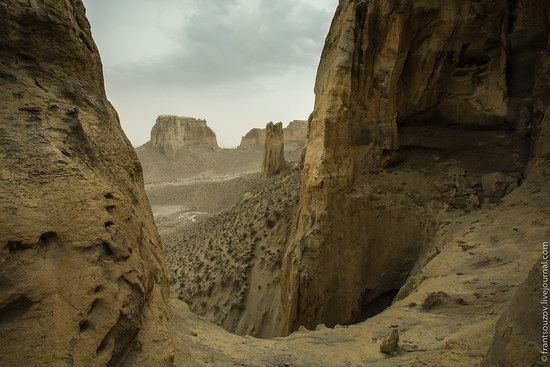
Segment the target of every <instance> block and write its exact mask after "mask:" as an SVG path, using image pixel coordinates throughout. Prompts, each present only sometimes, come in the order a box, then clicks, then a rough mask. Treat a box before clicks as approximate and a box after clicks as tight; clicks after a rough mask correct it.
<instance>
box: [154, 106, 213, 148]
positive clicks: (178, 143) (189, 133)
mask: <svg viewBox="0 0 550 367" xmlns="http://www.w3.org/2000/svg"><path fill="white" fill-rule="evenodd" d="M151 143H152V144H153V146H154V147H157V148H159V149H160V150H161V151H162V153H163V154H164V156H165V157H166V158H168V159H174V158H175V156H176V153H177V152H178V150H180V149H182V148H184V147H187V146H193V145H203V146H206V147H209V148H212V149H218V142H217V140H216V134H215V133H214V131H212V129H210V128H209V127H208V126H207V124H206V120H200V119H195V118H192V117H179V116H172V115H161V116H159V117H158V118H157V122H156V124H155V126H153V129H152V130H151Z"/></svg>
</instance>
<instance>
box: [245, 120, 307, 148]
mask: <svg viewBox="0 0 550 367" xmlns="http://www.w3.org/2000/svg"><path fill="white" fill-rule="evenodd" d="M265 136H266V129H258V128H254V129H252V130H250V131H249V132H248V133H246V135H245V136H243V137H242V139H241V144H240V145H239V148H241V149H250V148H263V146H264V143H265ZM283 137H284V142H285V144H287V145H290V144H294V143H297V144H305V142H306V139H307V121H303V120H293V121H290V122H289V123H288V125H287V127H285V128H283Z"/></svg>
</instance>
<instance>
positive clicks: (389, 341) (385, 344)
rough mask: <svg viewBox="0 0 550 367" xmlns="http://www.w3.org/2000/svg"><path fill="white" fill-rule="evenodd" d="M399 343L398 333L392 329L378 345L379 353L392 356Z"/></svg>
mask: <svg viewBox="0 0 550 367" xmlns="http://www.w3.org/2000/svg"><path fill="white" fill-rule="evenodd" d="M398 343H399V331H398V330H397V329H393V330H392V332H391V333H390V334H389V335H388V336H386V337H385V338H384V340H382V343H381V344H380V352H382V353H384V354H392V353H393V352H395V350H396V349H397V345H398Z"/></svg>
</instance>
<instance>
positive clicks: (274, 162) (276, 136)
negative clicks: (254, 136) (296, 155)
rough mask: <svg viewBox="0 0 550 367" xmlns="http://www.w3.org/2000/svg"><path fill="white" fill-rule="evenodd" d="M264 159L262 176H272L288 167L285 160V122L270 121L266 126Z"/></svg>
mask: <svg viewBox="0 0 550 367" xmlns="http://www.w3.org/2000/svg"><path fill="white" fill-rule="evenodd" d="M265 131H266V133H265V144H264V160H263V163H262V176H264V177H271V176H274V175H276V174H278V173H280V172H282V171H284V170H285V169H286V168H287V164H286V161H285V143H284V134H283V123H282V122H278V123H276V124H274V123H273V122H270V123H269V124H267V125H266V127H265Z"/></svg>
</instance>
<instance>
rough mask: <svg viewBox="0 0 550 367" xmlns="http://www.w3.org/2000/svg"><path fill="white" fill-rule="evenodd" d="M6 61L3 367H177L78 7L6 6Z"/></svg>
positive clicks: (132, 166) (119, 137) (157, 274)
mask: <svg viewBox="0 0 550 367" xmlns="http://www.w3.org/2000/svg"><path fill="white" fill-rule="evenodd" d="M0 60H1V62H0V95H1V100H2V106H1V108H0V161H1V164H0V167H1V168H0V205H1V210H0V212H1V214H0V365H2V366H17V365H28V366H49V365H52V366H53V365H67V366H72V365H78V366H107V365H108V366H119V365H132V366H133V365H136V366H141V365H142V366H165V365H170V364H171V360H172V358H173V348H172V341H171V337H170V334H169V327H168V317H167V310H166V301H167V298H168V287H167V285H168V282H167V274H166V272H165V268H164V262H163V257H162V251H161V244H160V239H159V237H158V234H157V231H156V228H155V225H154V223H153V218H152V214H151V209H150V207H149V205H148V201H147V198H146V196H145V193H144V189H143V179H142V173H141V167H140V164H139V161H138V160H137V157H136V155H135V153H134V150H133V148H132V146H131V144H130V142H129V141H128V140H127V139H126V137H125V136H124V133H123V131H122V129H121V127H120V124H119V121H118V117H117V114H116V111H115V110H114V109H113V107H112V106H111V104H110V103H109V102H108V100H107V98H106V96H105V92H104V85H103V75H102V66H101V62H100V57H99V53H98V51H97V48H96V46H95V44H94V41H93V39H92V36H91V33H90V25H89V23H88V21H87V20H86V17H85V10H84V6H83V4H82V2H81V1H79V0H68V1H53V0H44V1H40V2H20V1H11V0H10V1H7V2H3V3H2V4H0Z"/></svg>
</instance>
